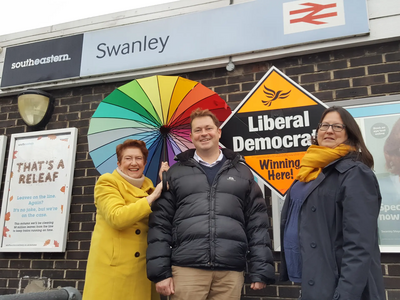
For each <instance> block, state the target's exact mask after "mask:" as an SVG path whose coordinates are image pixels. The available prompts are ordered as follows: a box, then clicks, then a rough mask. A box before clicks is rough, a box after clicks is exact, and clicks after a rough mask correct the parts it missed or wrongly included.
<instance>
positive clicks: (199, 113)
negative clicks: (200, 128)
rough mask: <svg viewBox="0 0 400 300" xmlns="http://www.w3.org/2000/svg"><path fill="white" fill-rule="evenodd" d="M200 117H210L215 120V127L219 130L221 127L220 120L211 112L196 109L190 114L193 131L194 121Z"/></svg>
mask: <svg viewBox="0 0 400 300" xmlns="http://www.w3.org/2000/svg"><path fill="white" fill-rule="evenodd" d="M200 117H210V118H211V119H212V120H213V122H214V124H215V126H217V128H219V126H220V125H221V124H220V122H219V120H218V118H217V117H216V116H215V115H214V114H213V113H212V112H211V111H210V110H208V109H201V108H196V109H195V110H194V111H192V113H191V114H190V130H191V129H192V123H193V120H194V119H196V118H200Z"/></svg>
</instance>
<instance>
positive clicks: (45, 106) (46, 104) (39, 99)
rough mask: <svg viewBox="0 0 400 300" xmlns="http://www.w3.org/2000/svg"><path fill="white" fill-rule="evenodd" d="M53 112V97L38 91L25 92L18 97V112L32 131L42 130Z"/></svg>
mask: <svg viewBox="0 0 400 300" xmlns="http://www.w3.org/2000/svg"><path fill="white" fill-rule="evenodd" d="M53 110H54V97H53V96H52V95H51V94H49V93H46V92H43V91H40V90H26V91H23V92H21V93H20V94H19V95H18V112H19V114H20V115H21V118H22V120H23V121H24V122H25V124H26V125H28V127H30V128H31V129H33V130H38V129H44V127H45V126H46V124H47V123H48V122H49V121H50V118H51V115H52V113H53Z"/></svg>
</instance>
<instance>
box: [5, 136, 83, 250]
mask: <svg viewBox="0 0 400 300" xmlns="http://www.w3.org/2000/svg"><path fill="white" fill-rule="evenodd" d="M76 143H77V129H76V128H67V129H60V130H47V131H39V132H28V133H22V134H13V135H12V136H11V142H10V150H9V157H8V165H7V171H6V180H5V186H4V194H3V202H2V208H1V215H0V222H1V227H2V229H3V230H2V236H1V240H0V252H64V251H65V248H66V237H67V227H68V219H69V207H70V202H71V193H72V182H73V173H74V167H75V154H76Z"/></svg>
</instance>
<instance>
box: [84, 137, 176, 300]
mask: <svg viewBox="0 0 400 300" xmlns="http://www.w3.org/2000/svg"><path fill="white" fill-rule="evenodd" d="M116 152H117V159H118V163H117V165H118V168H117V169H116V170H115V171H114V172H113V173H112V174H110V173H107V174H103V175H102V176H100V178H99V180H98V181H97V183H96V186H95V189H94V198H95V205H96V208H97V214H96V225H95V227H94V231H93V235H92V241H91V245H90V251H89V258H88V264H87V268H86V279H85V287H84V290H83V299H84V300H102V299H104V300H155V299H158V300H159V299H160V296H159V295H158V294H157V292H156V291H155V288H154V286H153V285H152V283H151V282H150V281H149V280H148V279H147V275H146V248H147V231H148V225H147V223H148V216H149V214H150V213H151V204H152V203H153V201H155V200H157V199H158V197H159V196H160V194H161V191H162V183H159V184H158V185H157V187H156V188H154V186H153V183H152V182H151V180H150V179H149V178H147V177H145V176H144V175H143V171H144V168H145V165H146V162H147V155H148V150H147V148H146V144H145V143H144V142H142V141H138V140H126V141H125V142H124V143H123V144H120V145H118V146H117V151H116ZM167 169H168V165H167V164H166V163H163V165H162V166H161V169H160V174H161V172H162V171H166V170H167Z"/></svg>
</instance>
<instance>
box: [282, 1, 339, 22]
mask: <svg viewBox="0 0 400 300" xmlns="http://www.w3.org/2000/svg"><path fill="white" fill-rule="evenodd" d="M301 5H305V6H309V7H308V8H304V9H298V10H292V11H291V12H290V15H297V14H301V13H306V12H310V13H309V14H308V15H306V16H304V17H302V18H298V19H293V20H290V23H291V24H293V23H300V22H305V23H310V24H314V25H321V24H326V22H322V21H318V20H319V19H324V18H329V17H336V16H337V12H332V13H327V14H320V15H317V14H318V13H319V12H321V11H323V10H324V9H327V8H333V7H336V3H332V4H325V5H323V4H316V3H311V2H307V3H302V4H301Z"/></svg>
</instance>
